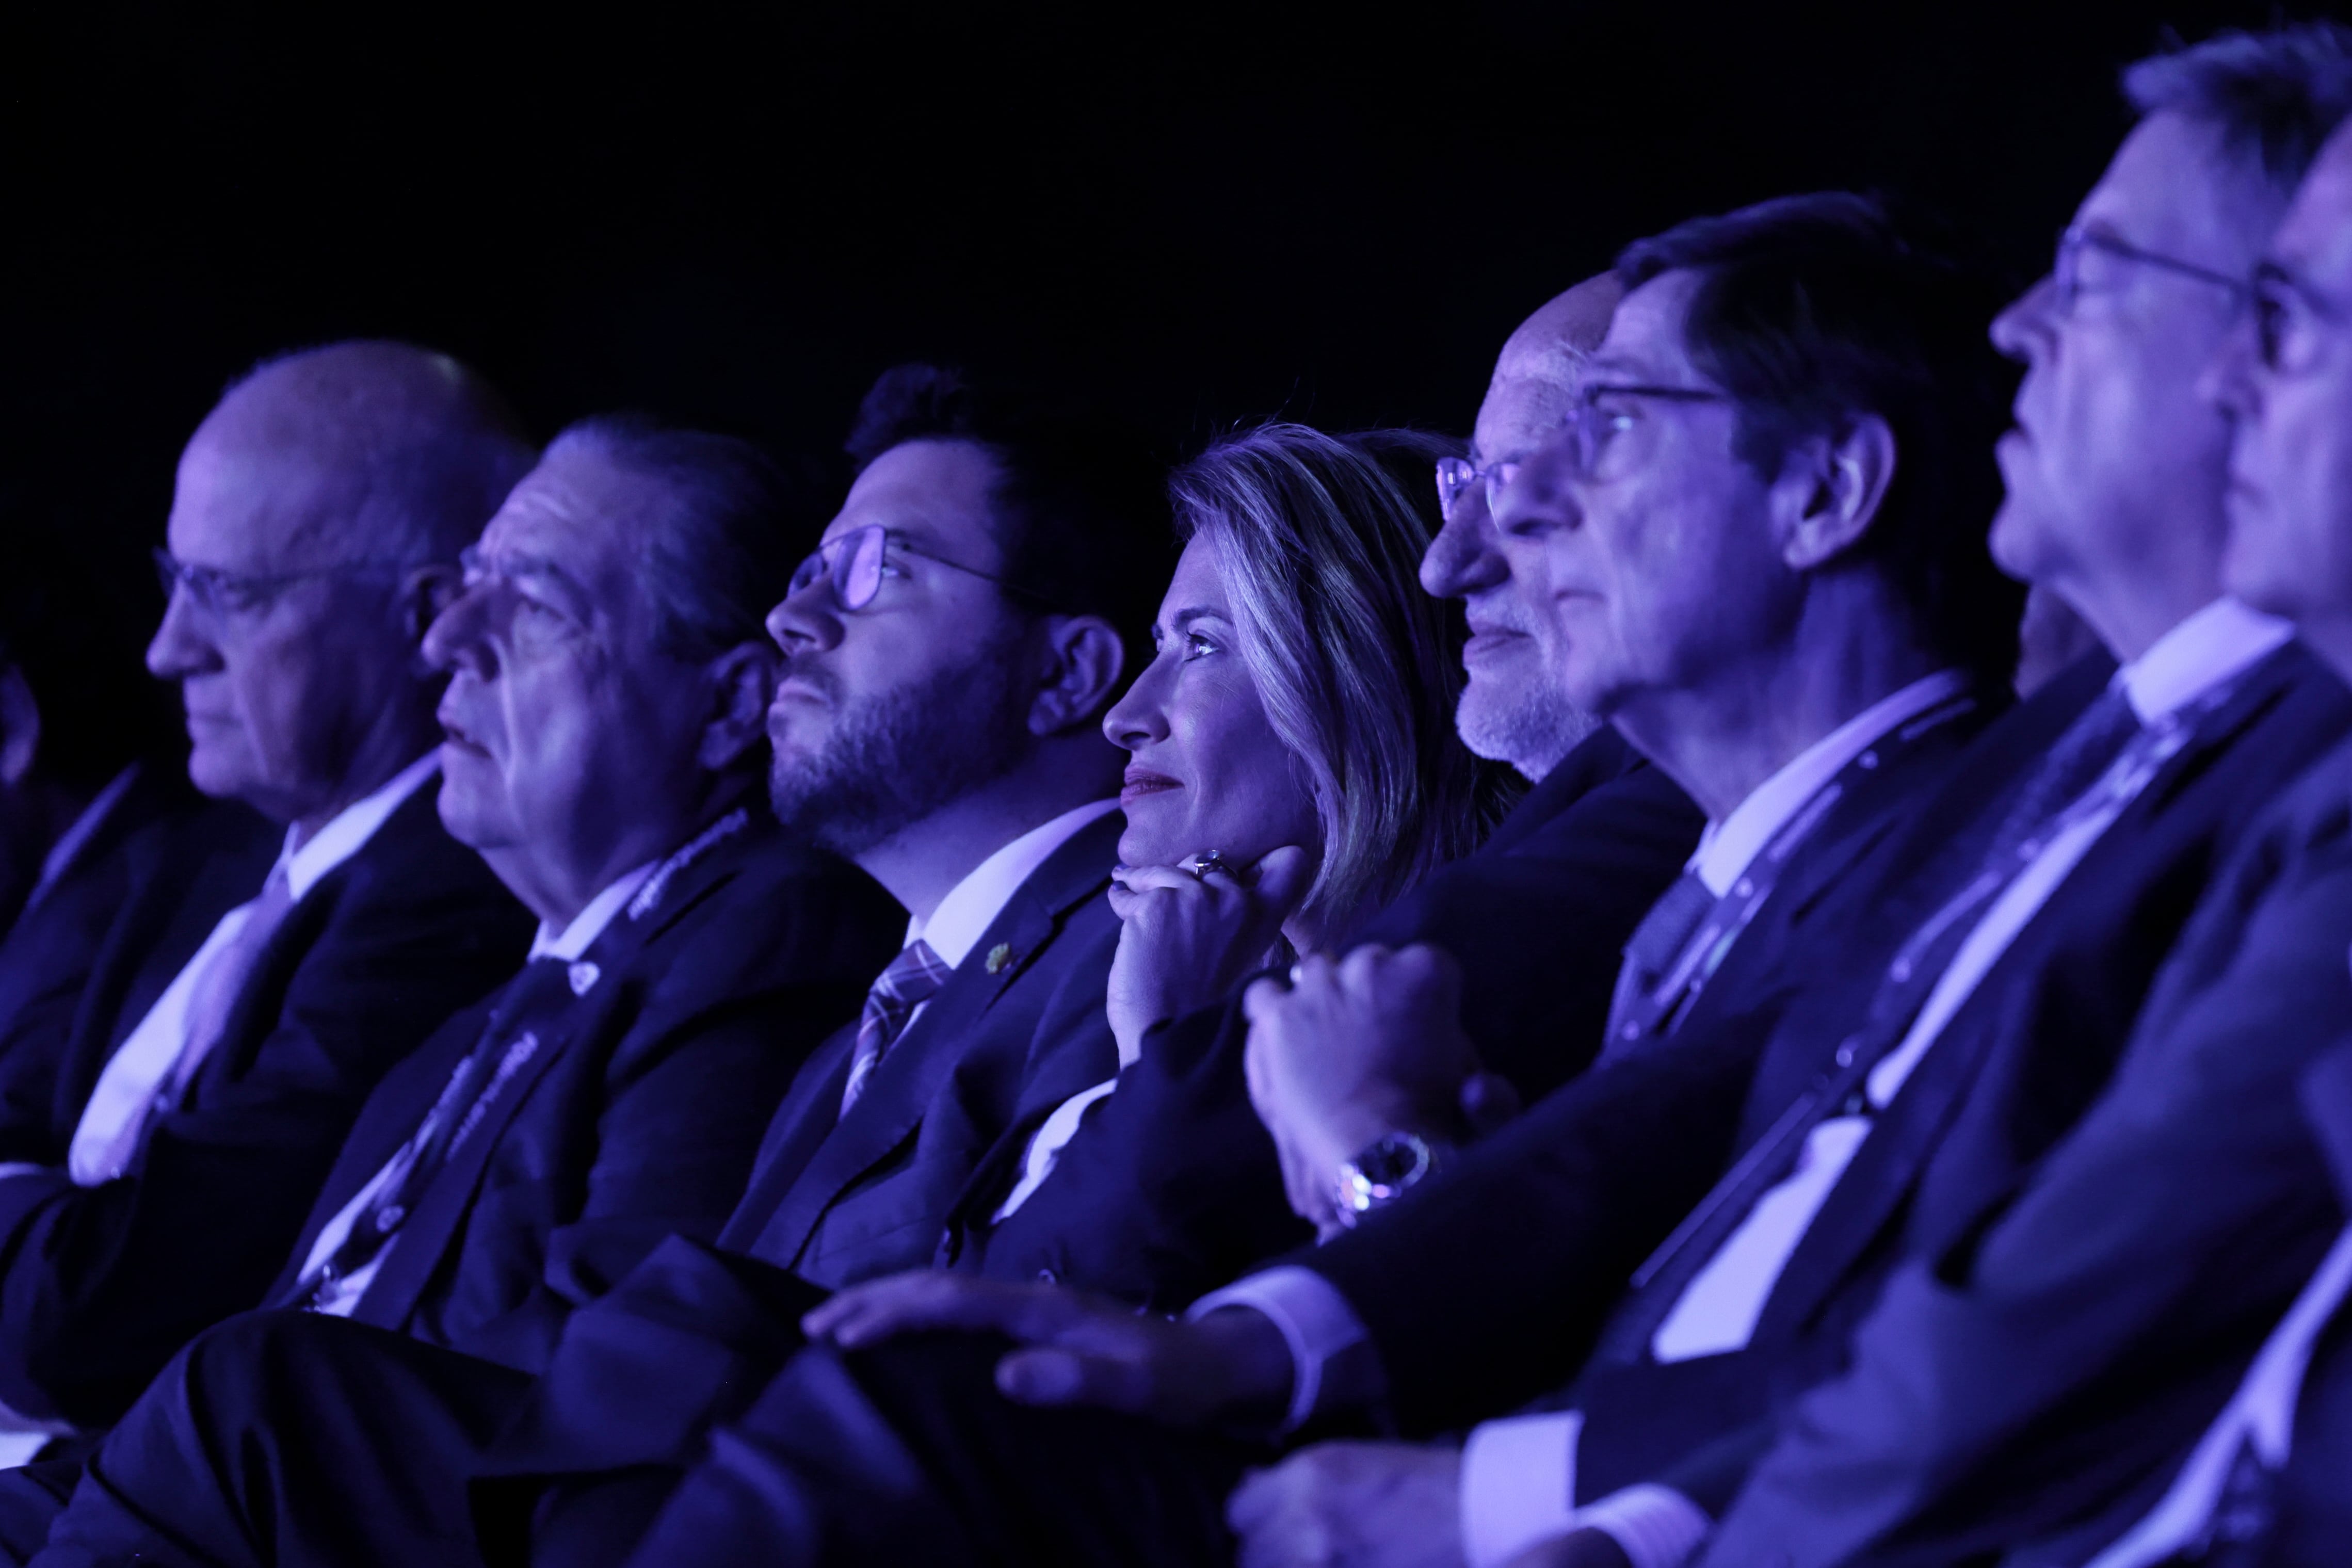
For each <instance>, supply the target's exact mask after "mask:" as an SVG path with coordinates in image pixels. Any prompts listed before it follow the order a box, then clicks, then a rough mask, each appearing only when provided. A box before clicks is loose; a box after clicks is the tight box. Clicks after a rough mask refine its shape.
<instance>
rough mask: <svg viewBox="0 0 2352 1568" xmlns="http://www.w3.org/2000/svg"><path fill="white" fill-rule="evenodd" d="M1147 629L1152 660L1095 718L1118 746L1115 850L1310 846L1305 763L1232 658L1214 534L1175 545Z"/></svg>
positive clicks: (1241, 859) (1238, 853) (1259, 851)
mask: <svg viewBox="0 0 2352 1568" xmlns="http://www.w3.org/2000/svg"><path fill="white" fill-rule="evenodd" d="M1152 637H1153V641H1154V643H1155V644H1156V645H1157V652H1156V653H1155V654H1154V656H1153V658H1152V661H1151V663H1150V664H1149V665H1147V666H1146V667H1145V668H1144V671H1143V673H1142V674H1139V675H1138V676H1137V677H1136V680H1135V685H1133V686H1131V687H1129V689H1128V693H1127V695H1125V696H1123V697H1121V698H1120V699H1119V700H1118V704H1117V705H1116V706H1113V707H1112V708H1111V710H1110V712H1109V713H1108V714H1107V715H1105V716H1104V718H1103V733H1104V734H1105V735H1108V737H1110V738H1111V741H1112V743H1113V744H1114V745H1117V746H1120V747H1125V748H1126V750H1127V753H1128V768H1127V784H1126V788H1125V789H1122V790H1121V791H1120V792H1119V804H1120V805H1121V806H1123V807H1124V808H1126V810H1127V831H1126V832H1125V833H1124V834H1123V835H1121V837H1120V839H1119V841H1118V854H1119V859H1120V860H1122V861H1123V862H1126V863H1127V864H1129V865H1135V866H1141V865H1171V864H1173V863H1175V862H1178V861H1181V860H1183V859H1185V858H1187V857H1188V856H1192V855H1197V854H1204V853H1207V852H1209V851H1212V850H1214V851H1215V852H1217V853H1219V854H1221V855H1223V857H1224V858H1225V859H1226V860H1227V861H1228V862H1231V863H1232V864H1234V866H1237V867H1238V866H1243V865H1246V864H1248V863H1249V862H1253V861H1255V860H1256V859H1257V858H1258V857H1259V856H1260V855H1263V854H1265V852H1267V851H1269V850H1275V849H1280V848H1281V847H1282V846H1283V845H1285V844H1297V845H1300V846H1302V847H1305V848H1307V849H1309V850H1313V849H1316V848H1318V847H1319V845H1320V842H1321V839H1322V833H1321V830H1320V828H1319V827H1318V823H1317V820H1316V816H1315V802H1314V800H1313V798H1312V796H1311V794H1310V793H1309V789H1308V785H1307V779H1306V775H1305V773H1304V770H1302V769H1301V768H1297V766H1295V765H1294V762H1293V759H1292V757H1291V754H1290V751H1289V749H1288V748H1287V747H1285V746H1284V745H1283V744H1282V742H1281V741H1280V740H1278V739H1277V738H1276V737H1275V733H1274V727H1273V726H1272V725H1270V724H1269V723H1267V722H1266V716H1265V704H1263V703H1262V702H1260V701H1259V700H1258V693H1257V685H1256V683H1255V681H1253V680H1252V679H1251V677H1250V672H1249V666H1248V665H1246V664H1244V663H1243V662H1242V656H1241V649H1240V645H1239V643H1238V640H1237V637H1236V632H1235V628H1234V617H1233V610H1232V607H1231V605H1230V604H1229V603H1228V602H1227V601H1226V598H1225V588H1224V582H1223V578H1222V576H1221V575H1220V574H1219V572H1218V570H1217V561H1216V546H1215V544H1214V542H1213V540H1211V539H1209V538H1203V537H1201V536H1197V535H1196V536H1195V537H1194V538H1193V539H1192V542H1191V543H1190V544H1188V545H1186V546H1185V547H1184V554H1183V557H1182V559H1180V560H1178V561H1177V563H1176V576H1175V578H1174V580H1171V582H1170V583H1169V585H1168V596H1167V597H1166V598H1165V599H1163V600H1162V601H1160V619H1159V622H1158V623H1157V624H1156V625H1155V626H1154V627H1153V628H1152Z"/></svg>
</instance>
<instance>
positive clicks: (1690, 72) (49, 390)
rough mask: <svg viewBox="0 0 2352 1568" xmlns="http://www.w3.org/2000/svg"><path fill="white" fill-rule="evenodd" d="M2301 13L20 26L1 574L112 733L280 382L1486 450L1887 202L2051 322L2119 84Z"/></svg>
mask: <svg viewBox="0 0 2352 1568" xmlns="http://www.w3.org/2000/svg"><path fill="white" fill-rule="evenodd" d="M2277 14H2278V13H2277V12H2276V11H2275V9H2274V8H2273V6H2271V5H2201V4H2200V5H2168V6H2165V7H2163V8H2161V9H2158V8H2152V7H2150V6H2148V5H2121V4H2100V3H2084V4H2071V3H2063V0H2038V3H2033V4H2025V3H2019V0H1997V3H1979V4H1973V5H1922V4H1916V3H1891V0H1890V3H1883V4H1879V5H1855V4H1844V5H1812V6H1790V5H1757V4H1753V3H1749V4H1741V5H1690V4H1670V3H1663V0H1649V3H1647V4H1640V3H1630V4H1629V3H1627V0H1615V3H1612V4H1599V3H1590V0H1554V3H1551V4H1542V5H1538V4H1531V3H1527V0H1483V3H1478V0H1471V3H1457V4H1454V5H1426V6H1423V7H1420V8H1418V9H1412V10H1408V9H1403V8H1395V9H1374V8H1371V7H1368V6H1365V5H1282V4H1276V3H1261V4H1258V5H1189V6H1158V5H1112V4H1102V3H1097V4H1094V5H1084V6H1076V5H1073V6H1048V5H988V4H965V5H919V4H901V3H896V0H866V3H863V4H854V5H839V4H821V3H803V4H797V5H794V4H789V3H787V4H779V5H761V6H742V7H738V8H715V9H703V8H694V7H686V6H680V5H660V6H650V5H649V6H639V7H634V8H625V9H624V8H616V7H605V8H590V7H584V6H573V7H571V8H567V9H563V10H548V11H545V12H541V13H532V12H528V11H523V10H519V9H516V8H511V7H507V6H502V5H496V4H492V3H487V0H485V3H479V4H476V5H470V6H466V7H459V8H441V7H436V6H416V5H405V6H392V5H365V4H360V5H352V4H348V3H346V4H343V5H332V6H323V5H310V6H307V7H304V8H302V9H300V10H294V9H285V10H279V9H273V8H269V7H265V6H260V5H182V6H173V7H163V6H157V7H152V8H150V7H135V6H127V5H126V6H110V5H91V4H89V3H88V0H77V3H74V4H58V3H54V0H14V3H13V4H12V5H9V6H8V7H6V8H5V14H0V161H5V187H0V192H4V193H0V235H5V255H6V256H7V257H8V260H9V267H8V274H9V275H13V278H14V281H13V283H10V284H8V285H7V286H6V287H5V289H0V349H5V378H0V385H5V392H0V396H5V409H4V410H0V430H5V440H6V447H5V462H0V528H5V530H6V545H7V548H6V553H5V555H0V571H5V572H6V573H8V574H9V576H10V577H11V579H12V582H11V583H10V584H8V585H7V587H8V590H9V591H10V592H12V593H13V594H15V595H16V596H18V597H19V598H21V597H23V596H25V595H27V594H29V595H32V596H33V597H35V598H37V599H40V598H46V599H48V600H49V601H52V602H51V609H52V612H53V615H52V618H53V620H58V621H60V622H70V624H71V625H72V627H73V628H74V629H75V634H76V635H79V636H80V637H82V638H84V639H86V640H89V641H90V642H92V643H105V644H107V645H108V646H110V647H111V648H112V649H113V650H114V651H115V652H114V653H113V654H112V655H111V656H108V655H107V654H105V653H103V652H102V651H98V650H95V649H94V650H93V651H90V652H89V653H87V654H86V655H85V656H86V658H87V659H88V661H89V668H90V670H91V674H90V678H89V681H88V682H87V683H86V684H85V694H86V695H87V696H88V697H89V700H92V701H99V700H104V701H121V700H127V699H125V698H123V697H121V695H120V693H119V688H116V687H113V686H110V685H105V684H104V683H102V682H101V681H100V678H99V671H100V668H101V666H107V665H110V666H111V667H112V668H115V669H117V670H120V669H122V668H126V667H127V666H128V661H129V660H130V659H131V657H132V656H133V655H135V652H136V647H137V644H138V643H139V642H140V641H141V640H142V639H143V636H144V634H145V632H146V631H147V630H148V629H149V628H150V627H151V626H152V621H153V617H154V615H155V613H156V612H157V610H158V608H159V607H160V602H161V601H160V598H159V596H158V595H157V593H156V591H155V590H154V588H153V586H152V573H151V572H150V571H149V570H148V569H147V567H146V564H145V561H144V559H143V556H144V551H145V550H146V549H147V548H148V547H149V546H151V545H152V544H153V543H155V542H157V541H158V540H159V539H160V538H161V534H162V528H163V517H164V513H165V511H166V509H167V507H168V505H169V500H170V492H171V476H172V469H173V461H174V459H175V457H176V455H177V452H178V448H179V445H180V444H181V443H182V441H184V439H185V437H186V435H187V434H188V433H189V432H190V430H192V429H193V427H194V424H195V423H196V422H197V421H198V420H199V419H200V418H201V417H202V416H203V414H204V413H205V410H206V408H207V407H209V406H210V404H211V402H212V401H213V399H214V397H215V395H216V394H217V392H218V391H219V389H220V387H221V385H222V383H223V382H225V381H226V380H227V379H228V378H229V377H231V376H232V375H234V374H235V373H236V371H239V370H240V369H241V368H243V367H244V366H246V365H247V364H248V363H249V362H251V361H253V360H254V359H256V358H257V357H258V356H260V355H262V354H265V353H268V352H271V351H273V350H279V349H283V348H287V347H289V346H293V345H298V344H302V343H308V342H317V341H321V340H331V339H335V338H341V337H347V336H352V335H362V334H364V335H377V334H382V335H392V336H398V337H404V338H409V339H413V340H417V341H420V342H425V343H430V344H434V345H436V346H439V347H442V348H445V349H447V350H451V351H453V352H455V353H457V355H459V356H460V357H461V358H463V359H466V360H467V361H471V362H472V363H473V364H475V365H476V366H478V368H480V369H481V370H483V371H486V372H487V373H488V375H489V376H490V377H491V379H492V380H494V381H495V382H498V383H499V385H501V386H502V387H504V388H505V389H506V390H507V391H508V392H509V395H510V396H512V397H513V398H514V399H515V401H516V402H518V404H519V405H520V407H521V409H522V410H523V412H524V413H525V414H526V415H527V416H528V417H529V419H530V421H531V422H532V423H533V424H534V426H535V427H536V428H537V429H538V430H539V431H540V432H541V433H542V434H551V433H552V431H553V430H554V429H555V428H557V427H558V426H559V425H561V424H562V423H563V422H565V421H567V420H569V419H572V418H573V417H575V416H577V415H580V414H582V413H589V412H592V411H596V410H601V409H608V408H613V407H616V406H627V407H635V408H641V409H646V410H650V411H653V412H656V413H662V414H665V415H668V416H671V417H675V418H678V419H683V420H688V421H694V422H701V423H709V424H712V425H715V426H718V427H719V428H725V429H730V430H733V431H737V432H739V433H742V434H751V435H754V436H757V437H760V438H761V439H763V440H765V441H767V442H769V443H771V444H773V445H775V446H777V447H780V448H782V449H785V450H797V451H802V452H807V453H812V454H818V455H832V454H834V453H835V449H836V448H837V446H838V444H839V441H840V437H841V435H842V434H843V430H844V427H845V423H846V421H847V418H848V415H849V413H850V411H851V409H852V408H853V406H854V405H855V402H856V398H857V395H858V394H859V392H861V391H862V390H863V388H864V387H865V385H866V383H867V382H868V381H870V379H871V378H872V377H873V375H874V374H875V372H876V371H878V370H880V369H882V368H883V367H885V366H887V365H888V364H891V363H893V362H896V361H900V360H903V359H908V358H912V357H918V356H920V357H935V358H947V359H952V360H961V361H966V362H970V363H973V364H976V365H980V366H983V367H989V368H994V369H1002V370H1009V371H1017V372H1020V373H1024V374H1029V375H1039V376H1045V377H1050V378H1052V379H1054V380H1055V381H1057V382H1065V383H1066V384H1069V385H1073V386H1076V387H1079V388H1083V389H1087V390H1089V391H1093V392H1098V393H1099V395H1100V396H1101V398H1102V399H1104V400H1105V401H1106V402H1111V403H1115V404H1120V405H1124V406H1126V407H1128V408H1129V410H1130V411H1132V412H1133V413H1136V414H1138V415H1139V416H1140V417H1142V418H1144V419H1146V420H1148V421H1150V422H1151V423H1154V424H1155V425H1157V426H1158V427H1159V428H1160V429H1161V430H1163V431H1164V432H1165V433H1166V434H1168V436H1169V438H1170V440H1171V443H1181V442H1186V441H1192V442H1197V441H1199V440H1200V439H1202V438H1204V437H1205V436H1207V435H1208V434H1211V433H1213V432H1214V431H1216V430H1218V429H1221V428H1223V427H1225V426H1227V425H1230V424H1231V423H1234V422H1236V421H1248V420H1255V419H1260V418H1264V417H1266V416H1269V415H1273V414H1276V413H1282V414H1286V415H1288V416H1290V417H1294V418H1300V419H1305V420H1307V421H1310V422H1313V423H1322V424H1326V425H1328V426H1333V427H1346V426H1351V425H1360V424H1364V423H1375V422H1398V423H1423V424H1428V425H1434V426H1439V427H1443V428H1446V429H1452V430H1457V431H1458V430H1463V429H1465V428H1466V426H1467V424H1468V423H1469V420H1470V417H1471V415H1472V413H1474V411H1475V407H1476V403H1477V400H1478V397H1479V394H1480V392H1481V391H1482V389H1483V387H1484V385H1485V381H1486V371H1487V367H1488V364H1489V362H1490V361H1491V358H1492V356H1493V354H1494V351H1495V350H1496V348H1497V347H1498V346H1499V344H1500V343H1501V341H1502V339H1503V338H1504V336H1505V335H1506V334H1507V332H1508V331H1509V329H1510V328H1511V327H1512V325H1513V324H1514V323H1515V322H1517V319H1519V318H1520V317H1521V316H1523V315H1525V314H1526V313H1527V312H1528V310H1529V309H1531V308H1533V307H1534V306H1536V305H1537V304H1538V303H1540V302H1541V301H1542V300H1543V299H1544V298H1547V297H1548V296H1549V295H1550V294H1552V293H1554V292H1556V291H1557V290H1559V289H1560V288H1562V287H1566V286H1567V285H1568V284H1570V283H1572V282H1574V281H1575V280H1577V279H1578V278H1580V277H1583V276H1585V275H1587V274H1589V273H1591V272H1594V271H1597V270H1599V269H1600V268H1601V267H1604V266H1606V265H1607V263H1608V261H1609V259H1610V257H1611V256H1612V254H1613V253H1614V252H1615V251H1616V249H1617V248H1618V247H1619V246H1621V245H1622V244H1623V243H1624V242H1625V241H1627V240H1629V239H1631V238H1633V237H1635V236H1638V235H1642V234H1644V233H1647V232H1650V231H1653V230H1655V229H1657V228H1660V227H1662V226H1664V225H1667V224H1670V223H1672V222H1674V221H1675V220H1677V219H1679V218H1682V217H1685V216H1686V215H1689V214H1694V213H1699V212H1706V211H1716V210H1721V209H1724V208H1727V207H1730V206H1735V205H1738V204H1742V203H1745V202H1748V201H1752V200H1755V199H1757V198H1759V197H1762V196H1766V195H1770V194H1775V193H1782V192H1787V191H1791V190H1797V189H1803V188H1808V187H1821V186H1828V185H1857V186H1874V187H1880V188H1885V189H1890V190H1895V191H1900V192H1903V193H1907V194H1909V195H1911V196H1913V197H1916V198H1918V199H1921V200H1924V201H1926V202H1927V203H1930V204H1934V205H1935V206H1936V207H1937V208H1939V209H1941V210H1942V211H1943V212H1944V213H1945V214H1948V216H1949V217H1950V219H1951V220H1952V221H1953V223H1954V224H1955V225H1957V226H1958V232H1959V233H1960V234H1962V235H1966V236H1968V238H1969V241H1970V243H1972V244H1974V245H1977V246H1980V247H1981V249H1982V250H1983V252H1984V254H1985V255H1986V256H1987V257H1989V258H1990V260H1992V261H1993V262H1994V263H1996V264H1997V265H1999V266H2000V267H2004V268H2006V269H2008V270H2009V271H2011V273H2012V274H2013V275H2014V276H2015V277H2017V278H2018V279H2019V280H2020V281H2022V280H2023V279H2024V278H2026V277H2030V276H2032V273H2033V272H2034V271H2036V270H2038V269H2039V267H2040V266H2041V264H2042V258H2043V257H2044V256H2046V254H2047V251H2048V247H2049V244H2050V241H2051V239H2052V237H2053V235H2054V234H2055V232H2056V230H2057V229H2058V228H2059V227H2060V225H2062V224H2063V222H2064V221H2065V218H2066V216H2067V214H2068V212H2069V210H2070V209H2071V208H2072V206H2073V205H2074V202H2075V201H2076V199H2077V198H2078V197H2079V196H2080V195H2081V194H2082V193H2083V191H2084V189H2085V188H2087V186H2088V185H2089V183H2091V181H2092V180H2093V179H2094V178H2095V176H2096V174H2097V172H2098V170H2099V168H2100V166H2101V164H2102V163H2103V162H2104V161H2105V158H2106V156H2107V154H2108V152H2110V151H2111V150H2112V148H2113V145H2114V142H2115V141H2116V137H2117V135H2118V134H2119V133H2120V131H2122V130H2123V129H2124V126H2125V124H2126V117H2125V114H2124V111H2123V110H2122V108H2121V105H2120V103H2119V100H2118V98H2117V95H2116V89H2115V75H2116V68H2117V66H2118V65H2119V64H2120V63H2122V62H2123V61H2125V60H2127V59H2129V58H2132V57H2136V56H2137V55H2139V54H2142V53H2146V52H2147V51H2149V50H2150V49H2152V48H2154V47H2158V45H2159V43H2160V42H2161V36H2162V35H2161V29H2162V28H2163V27H2164V26H2166V25H2170V26H2174V27H2177V28H2178V29H2179V31H2180V33H2182V34H2183V35H2185V36H2187V37H2191V38H2194V37H2201V36H2202V35H2203V34H2205V33H2206V32H2208V31H2210V30H2211V29H2212V28H2214V27H2216V26H2223V25H2238V26H2260V25H2262V24H2263V23H2264V22H2266V21H2269V20H2271V19H2273V17H2274V16H2276V15H2277ZM66 605H69V606H70V607H71V608H70V612H69V613H65V614H58V613H57V612H58V609H59V607H61V606H66ZM101 694H102V695H101Z"/></svg>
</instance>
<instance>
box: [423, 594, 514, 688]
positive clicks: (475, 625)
mask: <svg viewBox="0 0 2352 1568" xmlns="http://www.w3.org/2000/svg"><path fill="white" fill-rule="evenodd" d="M489 597H490V588H489V587H488V584H479V585H477V586H475V587H472V588H468V589H467V590H465V591H463V592H461V593H459V594H458V595H457V598H455V599H453V600H451V601H449V602H448V603H447V604H446V605H445V606H443V607H442V611H441V613H440V614H438V615H436V616H435V617H434V618H433V624H432V625H430V626H427V627H426V628H425V641H424V643H423V644H422V647H423V652H424V654H425V663H427V664H431V665H432V666H433V667H434V668H435V669H436V670H447V671H451V672H455V671H457V670H464V671H467V673H469V674H472V675H473V676H474V677H475V678H476V679H477V680H488V679H489V678H490V677H491V676H492V675H493V674H497V672H498V653H497V650H496V648H495V647H494V646H493V644H492V643H491V641H490V637H489V622H490V617H489Z"/></svg>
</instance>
